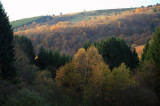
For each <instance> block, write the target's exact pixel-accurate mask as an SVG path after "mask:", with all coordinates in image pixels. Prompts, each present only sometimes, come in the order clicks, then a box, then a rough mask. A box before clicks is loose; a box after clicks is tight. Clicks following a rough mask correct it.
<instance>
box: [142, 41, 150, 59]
mask: <svg viewBox="0 0 160 106" xmlns="http://www.w3.org/2000/svg"><path fill="white" fill-rule="evenodd" d="M148 48H149V40H147V41H146V44H145V46H144V49H143V53H142V55H141V61H142V62H144V61H145V59H147V51H148Z"/></svg>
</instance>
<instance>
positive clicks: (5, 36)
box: [0, 2, 16, 80]
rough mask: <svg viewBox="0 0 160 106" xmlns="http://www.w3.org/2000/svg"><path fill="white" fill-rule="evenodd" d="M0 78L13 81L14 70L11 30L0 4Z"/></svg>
mask: <svg viewBox="0 0 160 106" xmlns="http://www.w3.org/2000/svg"><path fill="white" fill-rule="evenodd" d="M0 70H1V71H0V77H1V78H2V79H9V80H13V79H14V78H15V77H16V71H15V68H14V46H13V29H12V26H11V25H10V23H9V19H8V17H7V15H6V13H5V10H4V8H3V6H2V4H1V2H0Z"/></svg>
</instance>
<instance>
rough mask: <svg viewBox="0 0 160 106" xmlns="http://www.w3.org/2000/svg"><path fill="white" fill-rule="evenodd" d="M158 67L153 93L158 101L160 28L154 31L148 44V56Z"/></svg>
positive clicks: (159, 87) (159, 86)
mask: <svg viewBox="0 0 160 106" xmlns="http://www.w3.org/2000/svg"><path fill="white" fill-rule="evenodd" d="M147 55H148V56H149V57H151V59H152V60H153V61H154V63H155V64H156V65H157V67H158V71H156V72H155V73H156V79H155V80H156V81H155V92H156V94H157V95H158V97H159V99H160V26H159V27H158V28H157V29H156V32H155V34H154V37H153V40H152V42H151V44H150V47H149V50H148V54H147Z"/></svg>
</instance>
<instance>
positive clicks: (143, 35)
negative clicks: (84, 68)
mask: <svg viewBox="0 0 160 106" xmlns="http://www.w3.org/2000/svg"><path fill="white" fill-rule="evenodd" d="M159 11H160V6H159V5H154V6H152V7H141V8H131V9H115V10H114V9H113V10H99V11H91V12H82V13H77V14H66V15H59V16H48V17H46V18H45V17H43V21H40V22H38V21H33V22H32V23H31V24H26V25H24V26H23V25H22V26H20V27H17V28H16V29H15V34H16V35H24V36H27V37H29V38H30V39H31V40H32V42H33V46H34V48H35V50H36V51H38V50H39V49H40V47H41V46H43V47H45V48H48V49H51V50H52V51H54V50H59V51H60V52H61V53H67V54H72V55H73V54H74V53H75V52H76V51H77V50H78V49H79V48H80V47H82V45H83V44H84V43H85V42H86V41H98V40H101V39H104V38H107V37H110V36H116V37H120V38H123V39H124V40H125V41H126V42H127V44H128V45H130V46H131V47H132V48H133V47H136V46H139V45H144V44H145V41H146V40H147V39H151V37H152V35H153V32H154V31H155V28H156V27H157V26H159V23H160V12H159ZM86 17H88V18H86ZM78 18H79V21H78V20H75V19H78ZM73 20H74V21H73Z"/></svg>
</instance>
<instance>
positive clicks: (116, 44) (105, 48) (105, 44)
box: [84, 37, 139, 69]
mask: <svg viewBox="0 0 160 106" xmlns="http://www.w3.org/2000/svg"><path fill="white" fill-rule="evenodd" d="M90 45H92V44H89V43H86V44H85V45H84V48H85V49H86V48H88V47H89V46H90ZM93 45H94V46H95V47H96V48H97V49H98V51H99V53H100V54H101V55H102V57H103V60H104V61H105V62H106V64H108V65H109V67H110V69H113V68H114V67H118V66H119V65H120V64H121V63H123V62H124V63H125V64H126V65H127V66H128V67H129V68H131V69H134V68H135V67H137V66H138V63H139V59H138V55H137V53H136V52H135V51H133V52H132V51H131V48H130V47H129V46H128V45H127V44H126V43H125V41H124V40H122V39H119V38H115V37H111V38H108V39H106V40H102V41H100V42H94V43H93Z"/></svg>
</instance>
